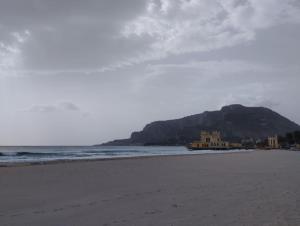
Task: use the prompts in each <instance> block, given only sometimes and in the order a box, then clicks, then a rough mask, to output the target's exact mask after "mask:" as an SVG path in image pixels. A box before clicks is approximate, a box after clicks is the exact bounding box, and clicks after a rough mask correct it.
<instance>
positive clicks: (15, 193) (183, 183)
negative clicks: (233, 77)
mask: <svg viewBox="0 0 300 226" xmlns="http://www.w3.org/2000/svg"><path fill="white" fill-rule="evenodd" d="M299 178H300V152H289V151H254V152H248V153H232V154H214V155H196V156H195V155H194V156H165V157H149V158H136V159H119V160H109V161H82V162H70V163H57V164H46V165H33V166H17V167H1V168H0V225H1V226H5V225H10V226H12V225H22V226H24V225H28V226H35V225H37V226H40V225H44V226H46V225H49V226H60V225H64V226H76V225H80V226H81V225H83V226H88V225H97V226H112V225H129V226H133V225H136V226H144V225H145V226H146V225H147V226H149V225H153V226H154V225H156V226H160V225H161V226H175V225H177V226H179V225H180V226H188V225H191V226H195V225H205V226H207V225H230V226H232V225H272V226H274V225H280V226H282V225H300V189H299V188H300V180H299Z"/></svg>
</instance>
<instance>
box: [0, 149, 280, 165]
mask: <svg viewBox="0 0 300 226" xmlns="http://www.w3.org/2000/svg"><path fill="white" fill-rule="evenodd" d="M255 151H275V150H257V149H248V150H244V149H243V150H232V151H228V152H225V151H222V152H219V153H217V151H215V152H213V153H194V154H186V153H184V154H162V155H145V156H120V157H109V158H87V159H58V160H47V161H43V160H42V161H32V162H31V161H27V162H26V161H24V162H7V163H1V162H0V168H7V167H29V166H38V165H57V164H68V163H76V162H102V161H116V160H131V159H147V158H164V157H180V156H182V157H185V156H199V155H221V154H227V155H228V154H236V153H250V152H255ZM191 152H193V151H191Z"/></svg>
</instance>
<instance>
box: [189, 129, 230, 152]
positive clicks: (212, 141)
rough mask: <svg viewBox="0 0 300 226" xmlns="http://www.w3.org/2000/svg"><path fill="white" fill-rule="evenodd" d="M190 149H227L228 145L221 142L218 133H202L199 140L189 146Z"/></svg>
mask: <svg viewBox="0 0 300 226" xmlns="http://www.w3.org/2000/svg"><path fill="white" fill-rule="evenodd" d="M189 147H190V148H191V149H196V150H197V149H215V150H217V149H228V148H229V143H228V142H226V141H222V139H221V134H220V132H219V131H214V132H212V133H209V132H207V131H202V132H201V135H200V140H198V141H194V142H192V143H191V144H190V146H189Z"/></svg>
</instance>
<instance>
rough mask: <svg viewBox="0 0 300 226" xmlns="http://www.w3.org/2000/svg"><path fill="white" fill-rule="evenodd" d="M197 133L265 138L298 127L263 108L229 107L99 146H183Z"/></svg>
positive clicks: (149, 127)
mask: <svg viewBox="0 0 300 226" xmlns="http://www.w3.org/2000/svg"><path fill="white" fill-rule="evenodd" d="M201 130H208V131H213V130H219V131H221V134H222V136H223V138H224V139H226V140H229V141H235V140H236V141H237V140H240V139H242V138H250V137H251V138H255V139H258V138H265V137H267V136H270V135H273V134H279V135H280V134H285V133H287V132H290V131H295V130H300V126H299V125H297V124H296V123H294V122H292V121H290V120H289V119H287V118H285V117H283V116H281V115H280V114H278V113H276V112H274V111H272V110H270V109H268V108H264V107H245V106H242V105H237V104H236V105H229V106H225V107H223V108H222V109H221V110H220V111H205V112H203V113H201V114H196V115H191V116H187V117H184V118H181V119H174V120H167V121H156V122H152V123H150V124H148V125H146V126H145V127H144V129H143V130H142V131H139V132H133V133H132V134H131V137H130V138H129V139H122V140H114V141H111V142H108V143H104V144H102V145H185V144H188V143H190V142H191V141H193V140H196V139H198V138H199V134H200V131H201Z"/></svg>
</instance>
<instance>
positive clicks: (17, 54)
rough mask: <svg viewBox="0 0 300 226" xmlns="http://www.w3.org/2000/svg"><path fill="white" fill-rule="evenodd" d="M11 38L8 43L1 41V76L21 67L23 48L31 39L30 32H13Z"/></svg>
mask: <svg viewBox="0 0 300 226" xmlns="http://www.w3.org/2000/svg"><path fill="white" fill-rule="evenodd" d="M9 36H10V39H9V40H8V41H3V40H1V39H0V76H4V75H6V73H8V72H10V70H15V69H16V68H17V67H19V66H21V65H20V64H21V63H22V58H21V57H22V46H23V44H24V43H25V42H26V41H27V40H28V39H29V37H30V32H29V31H28V30H25V31H22V32H12V33H10V34H9Z"/></svg>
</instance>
